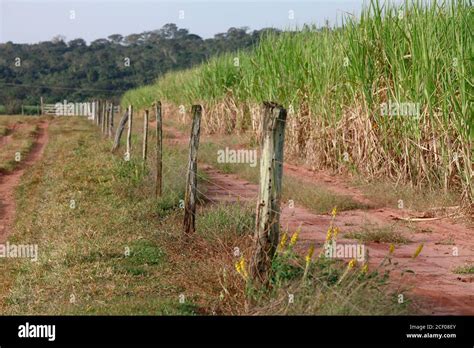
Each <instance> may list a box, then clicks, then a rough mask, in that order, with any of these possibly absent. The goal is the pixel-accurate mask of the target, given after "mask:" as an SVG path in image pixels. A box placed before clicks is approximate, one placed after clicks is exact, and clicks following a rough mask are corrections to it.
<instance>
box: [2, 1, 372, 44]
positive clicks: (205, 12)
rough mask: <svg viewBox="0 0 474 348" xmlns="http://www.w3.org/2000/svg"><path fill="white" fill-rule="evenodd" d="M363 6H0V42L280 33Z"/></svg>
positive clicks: (359, 3) (204, 3) (143, 3)
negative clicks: (160, 33) (172, 28)
mask: <svg viewBox="0 0 474 348" xmlns="http://www.w3.org/2000/svg"><path fill="white" fill-rule="evenodd" d="M362 5H363V0H332V1H331V0H296V1H278V0H277V1H275V0H273V1H269V0H253V1H249V0H240V1H235V0H233V1H229V0H214V1H212V0H209V1H206V0H187V1H164V0H135V1H133V0H99V1H92V0H74V1H73V0H61V1H59V0H0V42H1V43H4V42H8V41H12V42H15V43H36V42H40V41H47V40H51V39H52V38H53V37H54V36H57V35H62V36H65V38H66V41H69V40H73V39H76V38H82V39H85V40H86V41H87V42H90V41H93V40H95V39H99V38H106V37H107V36H109V35H111V34H121V35H124V36H126V35H128V34H132V33H141V32H143V31H151V30H155V29H159V28H161V27H162V26H163V25H164V24H166V23H176V24H177V25H178V27H180V28H186V29H188V30H189V31H190V32H191V33H194V34H197V35H199V36H201V37H203V38H209V37H213V36H214V35H215V34H217V33H220V32H225V31H227V29H228V28H230V27H249V28H250V29H251V30H254V29H261V28H263V27H276V28H280V29H288V28H294V27H295V26H298V27H301V26H302V25H303V24H305V23H307V24H316V25H318V26H321V25H323V24H324V23H325V20H329V23H330V24H331V25H333V24H335V23H336V22H337V21H338V22H339V23H340V20H341V17H342V15H343V14H344V13H345V12H348V13H352V14H354V15H358V14H359V13H360V10H361V8H362Z"/></svg>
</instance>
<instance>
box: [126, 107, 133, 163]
mask: <svg viewBox="0 0 474 348" xmlns="http://www.w3.org/2000/svg"><path fill="white" fill-rule="evenodd" d="M132 122H133V106H132V105H129V106H128V133H127V153H126V156H127V159H129V160H130V159H131V158H132V153H131V151H132V126H133V124H132Z"/></svg>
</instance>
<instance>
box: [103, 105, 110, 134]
mask: <svg viewBox="0 0 474 348" xmlns="http://www.w3.org/2000/svg"><path fill="white" fill-rule="evenodd" d="M109 110H110V102H108V101H107V102H106V103H105V125H104V134H105V136H106V137H107V136H109Z"/></svg>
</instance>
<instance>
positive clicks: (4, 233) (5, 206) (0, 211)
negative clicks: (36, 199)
mask: <svg viewBox="0 0 474 348" xmlns="http://www.w3.org/2000/svg"><path fill="white" fill-rule="evenodd" d="M48 126H49V123H48V122H46V121H41V122H39V123H38V134H37V137H36V140H35V144H34V145H33V148H32V149H31V151H30V152H29V154H28V155H27V156H26V159H25V160H24V161H23V162H21V163H20V165H19V166H18V167H17V168H15V169H14V170H13V172H11V173H8V174H2V173H0V243H4V242H5V241H6V239H7V237H8V235H9V233H10V228H11V226H12V223H13V219H14V218H15V211H16V206H15V189H16V187H17V186H18V184H19V183H20V179H21V177H22V175H23V174H24V173H25V171H26V170H27V169H28V168H29V167H31V166H32V165H33V164H34V163H36V161H38V160H39V159H40V158H41V156H42V155H43V152H44V149H45V147H46V144H47V143H48ZM15 129H16V125H14V126H13V127H12V131H15ZM6 141H8V140H6Z"/></svg>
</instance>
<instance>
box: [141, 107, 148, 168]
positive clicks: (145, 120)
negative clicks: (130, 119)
mask: <svg viewBox="0 0 474 348" xmlns="http://www.w3.org/2000/svg"><path fill="white" fill-rule="evenodd" d="M147 150H148V110H145V114H144V115H143V152H142V158H143V166H145V165H146V157H147Z"/></svg>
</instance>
